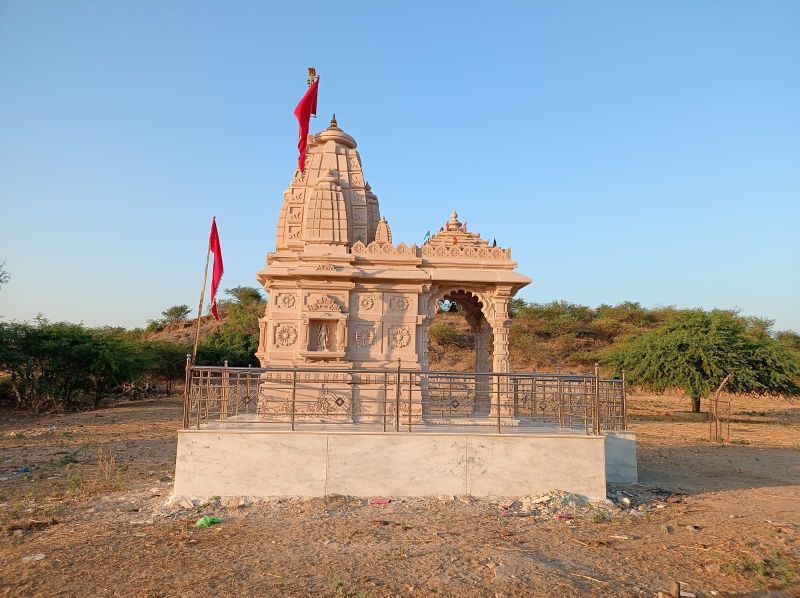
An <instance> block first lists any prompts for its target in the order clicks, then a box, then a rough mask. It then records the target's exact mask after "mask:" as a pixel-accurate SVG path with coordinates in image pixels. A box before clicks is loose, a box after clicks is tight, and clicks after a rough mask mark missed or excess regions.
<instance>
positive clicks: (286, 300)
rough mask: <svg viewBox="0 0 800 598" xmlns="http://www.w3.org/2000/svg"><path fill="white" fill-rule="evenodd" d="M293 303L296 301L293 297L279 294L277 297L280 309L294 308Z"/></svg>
mask: <svg viewBox="0 0 800 598" xmlns="http://www.w3.org/2000/svg"><path fill="white" fill-rule="evenodd" d="M295 301H296V299H295V297H294V295H285V294H281V295H279V297H278V302H279V303H280V304H281V307H285V308H287V309H289V308H290V307H294V304H295Z"/></svg>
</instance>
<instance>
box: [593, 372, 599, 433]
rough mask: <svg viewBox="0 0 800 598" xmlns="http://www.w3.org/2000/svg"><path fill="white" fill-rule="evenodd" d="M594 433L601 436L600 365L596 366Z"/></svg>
mask: <svg viewBox="0 0 800 598" xmlns="http://www.w3.org/2000/svg"><path fill="white" fill-rule="evenodd" d="M594 433H595V436H600V364H599V363H595V364H594Z"/></svg>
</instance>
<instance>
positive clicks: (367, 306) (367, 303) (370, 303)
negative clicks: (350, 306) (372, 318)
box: [358, 295, 375, 311]
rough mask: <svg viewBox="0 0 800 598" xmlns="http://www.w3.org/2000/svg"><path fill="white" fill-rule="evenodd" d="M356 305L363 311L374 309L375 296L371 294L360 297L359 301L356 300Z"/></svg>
mask: <svg viewBox="0 0 800 598" xmlns="http://www.w3.org/2000/svg"><path fill="white" fill-rule="evenodd" d="M358 305H359V306H360V307H361V309H363V310H364V311H371V310H373V309H375V297H373V296H371V295H367V296H366V297H362V298H361V301H359V302H358Z"/></svg>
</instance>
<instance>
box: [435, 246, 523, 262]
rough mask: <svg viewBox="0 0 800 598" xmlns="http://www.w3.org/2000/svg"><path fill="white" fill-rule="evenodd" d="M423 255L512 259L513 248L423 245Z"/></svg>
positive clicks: (499, 259)
mask: <svg viewBox="0 0 800 598" xmlns="http://www.w3.org/2000/svg"><path fill="white" fill-rule="evenodd" d="M421 253H422V257H452V258H456V259H475V258H479V259H482V260H498V261H511V250H510V249H501V248H500V247H459V246H458V245H454V246H452V247H446V246H444V245H438V246H434V245H423V246H422V252H421Z"/></svg>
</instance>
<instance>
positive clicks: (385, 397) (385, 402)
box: [383, 372, 389, 432]
mask: <svg viewBox="0 0 800 598" xmlns="http://www.w3.org/2000/svg"><path fill="white" fill-rule="evenodd" d="M388 399H389V372H383V431H384V432H385V431H386V408H387V407H389V401H388Z"/></svg>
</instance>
